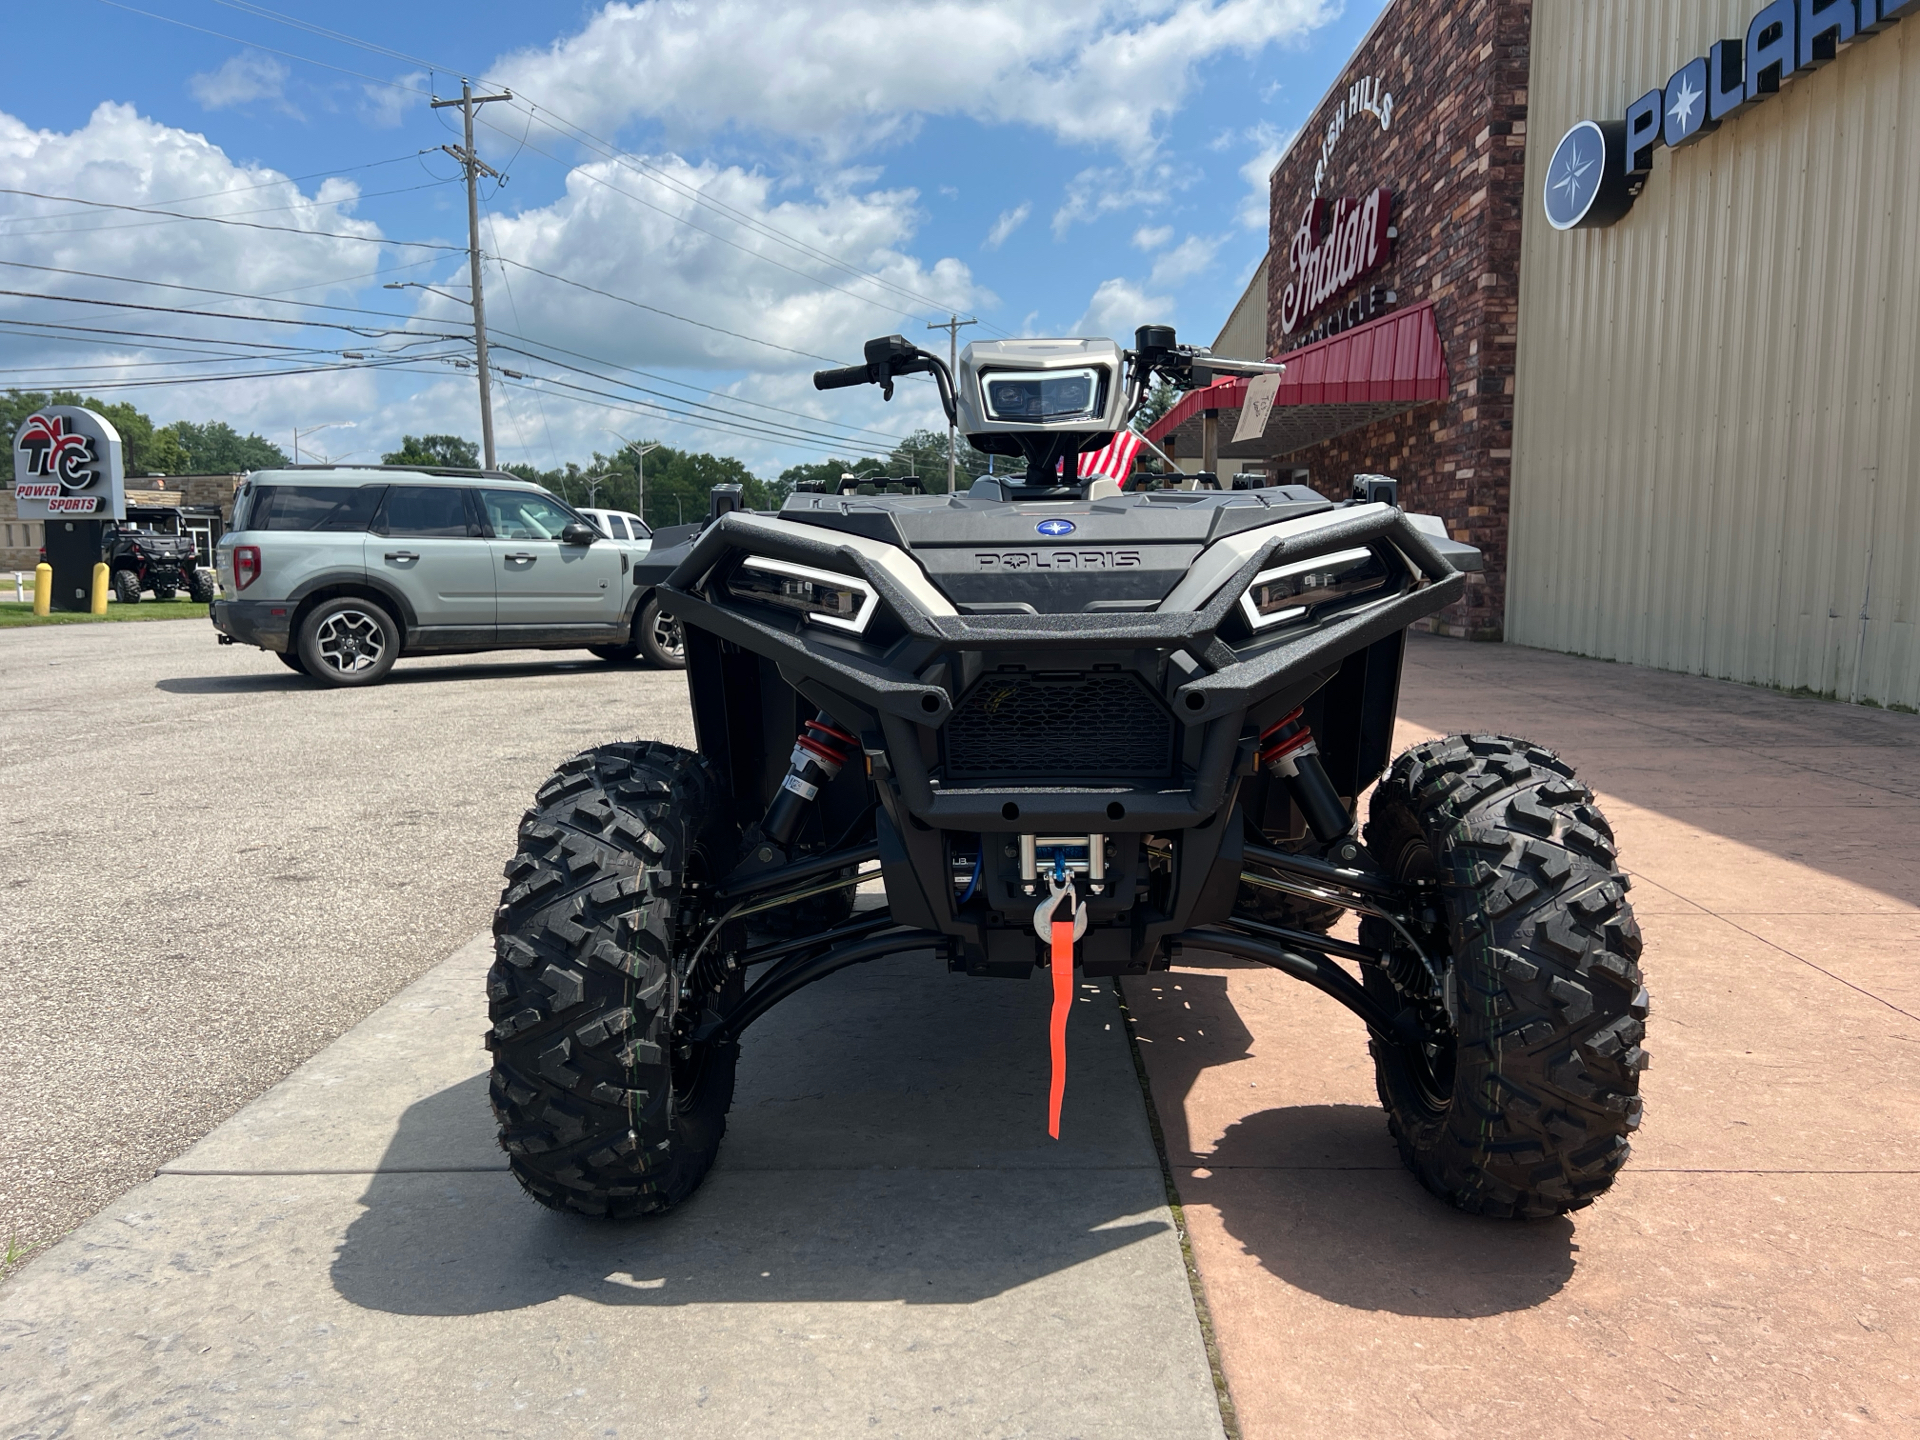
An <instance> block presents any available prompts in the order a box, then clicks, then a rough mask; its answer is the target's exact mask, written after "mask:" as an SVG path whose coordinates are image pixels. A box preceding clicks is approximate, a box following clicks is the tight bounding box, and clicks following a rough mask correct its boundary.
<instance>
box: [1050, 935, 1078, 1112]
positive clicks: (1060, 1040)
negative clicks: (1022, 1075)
mask: <svg viewBox="0 0 1920 1440" xmlns="http://www.w3.org/2000/svg"><path fill="white" fill-rule="evenodd" d="M1072 1013H1073V916H1072V915H1071V914H1069V915H1068V916H1067V918H1066V919H1064V920H1055V921H1054V922H1053V1024H1052V1049H1053V1085H1052V1087H1051V1089H1050V1090H1049V1092H1048V1094H1047V1134H1049V1135H1051V1136H1052V1137H1053V1138H1054V1139H1056V1140H1058V1139H1059V1138H1060V1102H1061V1101H1063V1100H1065V1099H1066V1098H1067V1017H1068V1016H1070V1015H1071V1014H1072Z"/></svg>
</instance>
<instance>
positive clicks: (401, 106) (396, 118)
mask: <svg viewBox="0 0 1920 1440" xmlns="http://www.w3.org/2000/svg"><path fill="white" fill-rule="evenodd" d="M427 79H428V76H427V72H426V71H424V70H415V71H413V72H412V73H411V74H407V75H401V76H399V77H397V78H396V79H395V80H394V82H393V84H391V85H362V86H361V87H360V93H361V95H362V96H363V99H362V101H361V104H360V117H361V118H362V119H363V120H365V121H366V122H367V123H368V124H369V125H372V126H374V127H375V128H377V129H380V130H391V129H393V127H394V126H396V125H398V124H399V123H400V122H401V121H402V120H404V119H406V118H407V112H408V111H410V110H412V109H413V108H414V107H415V106H417V105H424V104H425V103H426V101H427V95H426V89H427Z"/></svg>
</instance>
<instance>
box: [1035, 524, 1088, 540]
mask: <svg viewBox="0 0 1920 1440" xmlns="http://www.w3.org/2000/svg"><path fill="white" fill-rule="evenodd" d="M1033 528H1034V529H1035V530H1037V531H1039V532H1040V533H1041V534H1042V535H1045V536H1046V537H1047V538H1048V539H1050V540H1058V539H1059V538H1060V537H1061V536H1063V535H1071V534H1072V533H1073V532H1074V530H1075V529H1077V528H1078V527H1077V526H1075V525H1074V523H1073V521H1071V520H1042V521H1041V522H1040V523H1039V524H1038V525H1036V526H1034V527H1033Z"/></svg>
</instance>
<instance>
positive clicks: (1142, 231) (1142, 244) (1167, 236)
mask: <svg viewBox="0 0 1920 1440" xmlns="http://www.w3.org/2000/svg"><path fill="white" fill-rule="evenodd" d="M1172 238H1173V227H1172V226H1171V225H1142V226H1141V227H1140V228H1139V229H1138V230H1136V231H1134V232H1133V243H1134V244H1135V245H1136V246H1137V247H1139V248H1140V249H1142V250H1158V249H1159V248H1160V247H1161V246H1162V245H1164V244H1166V243H1167V242H1168V241H1169V240H1171V239H1172Z"/></svg>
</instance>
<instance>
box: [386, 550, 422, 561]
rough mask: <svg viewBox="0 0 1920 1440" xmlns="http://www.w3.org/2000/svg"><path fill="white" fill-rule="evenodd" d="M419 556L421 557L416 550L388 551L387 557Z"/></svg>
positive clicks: (402, 558)
mask: <svg viewBox="0 0 1920 1440" xmlns="http://www.w3.org/2000/svg"><path fill="white" fill-rule="evenodd" d="M419 558H420V554H419V552H418V551H416V550H389V551H387V559H389V560H418V559H419Z"/></svg>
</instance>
